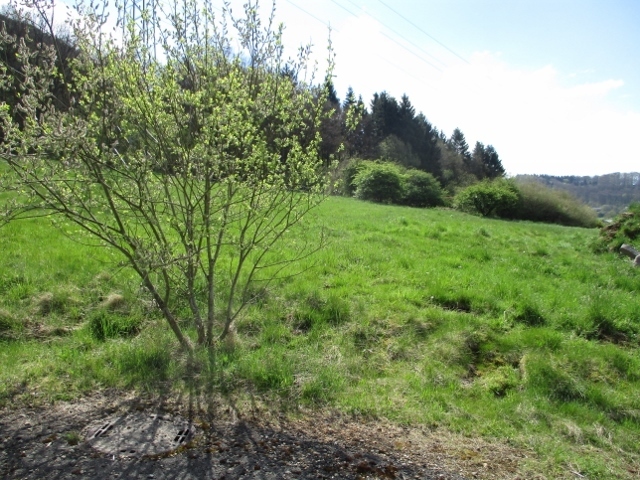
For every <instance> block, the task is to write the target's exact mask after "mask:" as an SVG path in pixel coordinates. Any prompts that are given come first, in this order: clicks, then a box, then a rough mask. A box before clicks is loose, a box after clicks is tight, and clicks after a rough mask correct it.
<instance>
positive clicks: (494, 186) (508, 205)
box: [453, 179, 520, 217]
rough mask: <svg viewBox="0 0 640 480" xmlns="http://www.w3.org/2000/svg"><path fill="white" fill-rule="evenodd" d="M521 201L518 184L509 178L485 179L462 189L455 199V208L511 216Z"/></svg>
mask: <svg viewBox="0 0 640 480" xmlns="http://www.w3.org/2000/svg"><path fill="white" fill-rule="evenodd" d="M519 202H520V195H519V192H518V189H517V188H516V186H515V185H514V184H513V183H512V182H509V181H507V180H503V179H500V180H493V181H490V180H484V181H482V182H479V183H476V184H474V185H471V186H469V187H467V188H465V189H464V190H461V191H460V192H459V193H458V194H457V195H456V196H455V199H454V201H453V203H454V206H455V208H457V209H458V210H462V211H463V212H469V213H477V214H480V215H482V216H483V217H489V216H493V215H495V216H498V217H509V216H511V215H513V213H514V212H515V211H516V209H517V207H518V203H519Z"/></svg>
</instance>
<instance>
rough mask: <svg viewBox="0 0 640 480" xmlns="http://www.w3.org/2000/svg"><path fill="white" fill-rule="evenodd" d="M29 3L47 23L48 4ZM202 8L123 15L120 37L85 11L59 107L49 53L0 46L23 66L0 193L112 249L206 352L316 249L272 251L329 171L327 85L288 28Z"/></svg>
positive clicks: (248, 9) (253, 14) (7, 130)
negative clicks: (288, 46)
mask: <svg viewBox="0 0 640 480" xmlns="http://www.w3.org/2000/svg"><path fill="white" fill-rule="evenodd" d="M35 6H36V7H37V10H38V12H39V14H40V15H42V16H46V15H48V13H49V10H48V9H47V6H48V3H44V2H35ZM205 6H206V7H207V8H204V9H202V4H201V3H198V2H195V1H191V0H184V1H183V2H182V3H181V5H179V6H176V8H175V9H174V8H173V6H171V7H170V8H167V9H164V8H161V6H160V5H156V11H154V12H149V11H147V12H143V13H144V14H143V15H142V16H141V17H138V18H136V17H134V16H132V15H131V12H127V11H121V12H120V22H121V23H120V24H121V26H122V27H123V38H122V39H121V40H118V41H116V40H114V39H113V38H110V37H109V36H108V35H107V34H105V33H104V29H103V28H102V27H103V26H104V24H105V21H106V18H105V17H104V15H103V14H102V13H101V12H103V11H104V10H102V7H104V5H94V6H93V7H92V9H91V10H84V11H80V12H79V13H80V14H81V16H80V18H81V20H78V21H77V22H75V23H74V25H73V27H74V36H75V38H76V39H77V44H78V51H79V53H78V56H77V58H75V59H74V60H73V61H72V62H71V64H70V80H69V82H70V85H72V87H73V95H72V98H71V101H70V103H69V105H66V106H65V108H64V109H63V108H59V106H58V105H57V104H56V101H55V98H54V97H53V95H52V94H51V91H50V88H49V86H50V85H51V84H52V82H54V80H55V79H59V78H60V76H59V71H58V68H57V67H56V62H55V58H56V56H55V50H54V48H46V49H45V50H44V51H45V52H46V53H47V55H46V56H44V58H43V55H42V52H39V53H38V54H37V55H36V54H35V53H34V52H32V51H31V50H30V49H29V48H28V47H27V46H26V44H25V42H23V41H22V40H20V39H19V38H16V36H11V35H8V34H6V32H3V34H2V36H1V38H0V42H2V45H11V46H12V47H14V48H15V50H16V52H17V54H16V59H17V60H19V62H20V74H19V75H18V76H17V77H15V76H12V74H11V72H8V71H7V70H2V71H0V88H2V89H3V90H4V91H7V90H11V91H13V89H14V88H15V85H14V81H15V78H18V79H19V89H20V97H19V101H18V102H17V103H15V104H12V105H10V104H7V103H4V102H3V103H2V104H0V128H1V129H2V131H3V133H4V137H5V138H4V142H3V144H2V146H1V149H0V158H1V159H2V162H3V163H4V164H5V165H6V166H7V167H8V172H9V173H8V174H7V175H5V176H4V178H3V180H2V188H3V189H4V190H12V191H14V192H15V196H14V197H13V198H14V200H13V201H12V202H11V203H10V204H9V207H8V208H7V211H6V212H5V219H14V218H20V217H25V216H32V215H42V214H53V215H54V218H58V217H64V219H65V220H66V222H64V223H61V225H64V226H65V228H70V227H69V225H75V226H76V227H79V229H77V230H79V231H81V232H84V233H85V234H88V235H89V237H91V238H94V239H98V240H99V242H100V244H101V245H106V246H108V247H111V248H113V249H115V250H117V251H118V252H119V253H120V254H121V256H122V257H123V258H124V259H125V263H126V264H127V265H128V266H129V267H131V268H133V269H134V270H135V272H136V273H137V274H138V275H139V277H140V279H141V281H142V284H143V286H144V287H145V288H146V289H147V290H148V292H149V293H150V294H151V296H152V298H153V301H154V302H155V304H156V306H157V307H158V308H159V309H160V310H161V311H162V313H163V315H164V317H165V318H166V320H167V321H168V323H169V325H170V326H171V328H172V330H173V331H174V333H175V335H176V336H177V338H178V339H179V341H180V343H181V344H182V345H183V346H184V347H185V348H188V349H190V348H192V347H191V341H190V339H189V336H188V335H186V334H185V332H184V322H182V321H181V319H180V318H179V317H180V316H184V315H185V314H184V312H188V316H189V318H190V321H189V322H187V325H188V326H189V328H191V327H193V328H194V329H195V331H196V332H197V342H198V343H199V344H211V343H213V342H214V341H215V338H216V337H218V336H224V335H226V334H227V333H228V332H229V329H230V328H231V325H232V322H233V321H234V319H235V318H236V317H237V316H238V314H239V313H240V312H241V311H242V309H243V307H244V306H245V305H246V304H247V302H249V301H251V297H252V295H251V292H252V291H254V290H255V284H256V282H263V283H268V282H269V281H270V279H272V278H273V277H274V276H275V275H277V271H278V269H279V268H281V266H282V265H283V264H284V263H286V262H287V261H291V260H294V259H295V258H299V257H300V256H302V255H305V254H307V253H308V252H309V251H310V250H311V249H312V248H311V249H310V248H302V249H300V250H299V251H296V252H292V253H291V255H290V256H289V257H287V258H281V257H278V258H275V257H272V256H271V250H272V249H273V247H274V246H275V245H276V244H277V243H278V242H279V241H280V240H281V239H282V237H283V236H284V235H285V234H286V232H287V231H288V230H289V229H290V227H292V226H293V225H294V224H296V223H298V222H299V221H300V219H301V218H302V217H303V216H304V214H305V213H306V212H308V211H309V210H310V209H311V208H313V207H314V206H316V205H317V204H318V203H319V202H320V201H322V199H323V197H324V194H325V188H326V178H327V164H326V163H323V162H322V161H321V160H320V159H319V148H320V142H321V138H320V134H319V128H318V127H319V125H320V124H321V122H322V120H323V119H324V118H325V117H326V115H327V112H326V111H325V110H323V105H324V104H325V102H326V98H327V89H326V88H322V87H316V86H314V83H313V82H314V80H313V71H312V70H310V69H308V67H307V63H308V57H309V53H310V49H308V48H306V49H305V48H303V49H301V50H300V54H299V56H298V58H297V59H294V60H290V59H289V60H288V59H285V57H284V53H283V44H282V27H280V28H275V27H274V26H273V11H272V14H271V17H270V18H269V19H268V21H267V22H266V23H263V22H262V20H261V18H260V17H259V15H258V13H257V5H256V4H254V2H248V3H247V4H246V5H245V10H244V17H242V18H235V17H233V16H232V14H231V13H230V12H229V11H228V10H227V9H226V8H225V9H224V10H223V12H222V15H221V16H220V18H215V17H214V15H213V13H212V12H213V10H212V9H211V7H212V6H211V5H209V4H207V5H205ZM165 11H167V12H171V13H168V14H166V15H165V14H163V12H165ZM136 22H137V23H136ZM230 25H232V27H230ZM236 43H237V44H239V45H240V50H237V47H236V50H234V48H233V47H232V45H235V44H236ZM331 68H332V60H331V54H330V58H329V65H328V72H329V74H330V72H331ZM302 78H306V79H307V80H306V81H302V80H299V79H302ZM17 111H19V112H20V113H21V114H22V117H23V118H24V121H23V123H22V124H19V123H18V122H16V121H15V120H14V118H15V115H14V114H15V113H16V112H17ZM73 234H74V235H77V231H75V232H73Z"/></svg>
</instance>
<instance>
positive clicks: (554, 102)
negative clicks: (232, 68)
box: [0, 0, 640, 175]
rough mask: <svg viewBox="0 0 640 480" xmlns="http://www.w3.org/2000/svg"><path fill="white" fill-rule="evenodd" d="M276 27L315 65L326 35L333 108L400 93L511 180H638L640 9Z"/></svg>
mask: <svg viewBox="0 0 640 480" xmlns="http://www.w3.org/2000/svg"><path fill="white" fill-rule="evenodd" d="M212 1H213V4H214V5H219V6H220V7H221V6H222V1H221V0H212ZM244 2H245V0H231V1H230V4H231V8H232V11H233V12H234V14H236V15H239V14H240V13H241V11H242V4H243V3H244ZM0 3H3V1H2V0H0ZM260 5H261V9H262V10H263V11H265V13H266V12H267V11H268V10H269V9H270V7H271V1H264V0H263V1H262V2H261V4H260ZM276 21H278V22H282V23H283V24H284V25H285V33H284V43H285V45H286V46H287V49H288V51H289V52H290V53H291V54H293V53H294V52H295V51H296V49H297V48H298V47H299V46H300V45H301V44H309V43H310V44H312V46H313V51H314V54H315V55H316V58H317V59H318V61H319V64H320V65H321V66H323V65H324V64H325V61H324V60H325V59H326V53H327V44H328V39H329V36H330V38H331V43H332V47H333V50H334V52H335V55H336V66H335V70H334V72H333V73H334V85H335V88H336V90H337V92H338V96H339V97H340V98H341V99H344V97H345V94H346V91H347V89H348V88H349V87H352V88H353V90H354V92H355V93H356V95H361V96H362V98H363V100H364V101H365V104H367V105H369V104H370V101H371V99H372V97H373V94H374V93H375V92H382V91H386V92H387V93H388V94H390V95H392V96H393V97H395V98H396V99H398V100H399V99H400V97H401V96H402V95H403V94H406V95H407V96H408V97H409V99H410V100H411V103H412V104H413V106H414V107H415V108H416V110H417V111H418V112H422V113H423V114H424V115H425V116H426V117H427V119H428V120H429V122H430V123H431V124H432V125H433V126H435V127H436V128H438V129H439V130H441V131H443V132H444V133H445V134H446V135H447V136H450V135H451V133H452V132H453V130H454V129H455V128H459V129H460V130H462V132H463V133H464V134H465V137H466V139H467V143H468V144H469V146H470V149H473V146H474V145H475V142H476V141H480V142H482V143H483V144H485V145H493V146H494V147H495V148H496V150H497V152H498V154H499V155H500V158H501V159H502V162H503V165H504V167H505V169H506V170H507V173H508V174H509V175H515V174H549V175H601V174H606V173H613V172H631V171H640V150H639V149H638V140H640V26H639V25H640V1H639V0H606V1H605V0H414V1H411V0H312V1H311V0H277V5H276ZM329 26H330V27H331V30H330V29H329ZM329 31H330V33H329Z"/></svg>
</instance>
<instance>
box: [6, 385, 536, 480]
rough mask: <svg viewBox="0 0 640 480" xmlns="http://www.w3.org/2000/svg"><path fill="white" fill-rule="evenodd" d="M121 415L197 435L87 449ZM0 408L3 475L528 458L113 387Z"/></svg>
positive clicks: (471, 473)
mask: <svg viewBox="0 0 640 480" xmlns="http://www.w3.org/2000/svg"><path fill="white" fill-rule="evenodd" d="M127 412H149V413H170V414H173V415H180V416H182V417H184V418H188V419H189V420H190V421H191V422H192V423H193V425H194V426H195V428H196V431H197V435H196V437H195V438H194V439H193V441H191V442H190V443H189V444H188V445H186V446H183V447H181V448H180V449H179V450H177V451H175V452H173V453H171V454H168V455H163V456H156V457H148V456H146V457H139V456H135V455H133V456H117V455H107V454H104V453H99V452H97V451H96V450H94V449H92V448H91V446H90V445H89V444H88V442H87V441H86V440H85V437H86V435H87V434H88V432H89V429H90V428H91V425H95V424H96V422H100V421H101V420H102V419H104V418H107V417H109V416H113V415H114V414H126V413H127ZM0 414H1V416H0V478H6V479H14V478H15V479H17V478H38V479H63V478H64V479H76V478H77V479H84V478H87V479H89V478H92V479H93V478H149V479H177V478H179V479H192V478H193V479H236V478H256V479H322V478H325V479H329V478H335V479H367V478H388V479H414V478H419V479H429V480H431V479H448V480H465V479H466V480H471V479H476V478H480V479H519V478H524V477H522V476H521V475H520V474H519V471H521V469H520V466H521V463H522V461H523V460H524V459H525V458H526V457H527V452H523V451H519V450H517V449H514V448H512V447H509V446H507V445H505V444H496V443H489V442H486V441H484V440H479V439H469V438H466V437H462V436H456V435H453V434H451V433H448V432H444V431H439V430H434V431H430V430H424V429H419V428H407V427H402V426H397V425H393V424H390V423H387V422H381V421H361V420H359V419H357V418H353V417H347V416H344V415H340V414H336V413H332V412H317V411H302V412H298V413H297V414H296V415H295V416H293V417H292V415H287V416H285V415H280V414H277V413H273V412H271V411H270V410H268V409H266V408H261V407H259V406H256V405H252V406H251V407H250V408H243V409H239V408H237V407H234V406H233V405H231V404H229V402H220V401H211V400H208V401H207V403H206V404H204V403H203V402H201V401H193V400H189V399H185V398H175V399H171V400H169V399H167V398H149V397H139V396H136V395H135V394H133V393H123V392H115V391H106V392H98V393H94V394H92V395H90V396H86V397H83V398H81V399H78V400H76V401H74V402H72V403H64V402H60V403H56V404H54V405H46V406H39V407H31V408H29V407H26V408H25V407H21V408H13V409H12V408H7V409H4V410H3V411H0ZM529 478H531V477H529Z"/></svg>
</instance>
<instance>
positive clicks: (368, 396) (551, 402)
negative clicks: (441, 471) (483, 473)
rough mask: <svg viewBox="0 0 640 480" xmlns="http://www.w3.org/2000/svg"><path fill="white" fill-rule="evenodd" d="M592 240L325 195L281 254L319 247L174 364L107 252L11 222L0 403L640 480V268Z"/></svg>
mask: <svg viewBox="0 0 640 480" xmlns="http://www.w3.org/2000/svg"><path fill="white" fill-rule="evenodd" d="M597 235H598V232H597V230H596V229H582V228H569V227H561V226H556V225H546V224H535V223H530V222H507V221H502V220H493V219H485V218H478V217H475V216H471V215H467V214H464V213H460V212H457V211H453V210H449V209H415V208H408V207H399V206H382V205H375V204H371V203H366V202H362V201H358V200H354V199H348V198H339V197H332V198H329V199H328V200H327V201H326V202H324V203H323V204H322V205H321V206H320V207H318V208H317V209H315V210H313V211H312V212H311V213H310V214H309V215H308V216H307V217H305V219H304V221H303V222H302V223H301V224H299V225H297V226H296V228H295V229H294V230H292V231H291V232H290V233H289V234H288V236H287V237H286V238H285V239H284V242H283V243H282V244H281V247H282V254H283V255H285V254H286V252H287V251H290V250H291V249H294V248H296V246H299V245H312V244H314V243H317V242H319V241H320V239H321V238H324V239H325V240H326V245H325V246H324V248H322V249H321V250H319V251H318V252H317V253H315V254H314V255H312V256H310V257H308V258H306V259H304V260H303V261H302V262H300V263H297V264H294V265H291V266H289V267H288V269H287V270H286V271H284V272H282V273H281V278H278V279H276V280H275V281H273V282H272V283H271V284H270V285H269V286H268V288H264V287H262V286H260V285H256V287H255V290H254V292H253V296H254V297H255V302H254V303H253V304H252V305H251V306H250V307H249V308H248V309H247V310H246V311H245V312H244V315H243V316H242V317H241V318H240V319H239V320H238V321H237V323H236V326H235V327H236V328H235V332H234V334H233V335H232V336H230V337H229V338H228V339H227V340H225V341H224V342H222V343H220V344H219V345H217V346H216V348H215V349H214V350H213V351H210V352H206V351H198V352H197V353H196V358H187V357H186V355H185V354H181V353H179V350H178V345H177V342H176V341H175V338H174V337H173V334H172V333H171V332H170V330H169V329H168V328H167V326H166V325H165V322H164V321H163V320H162V318H161V317H160V316H159V315H158V314H157V313H156V312H155V311H154V308H153V303H152V302H151V301H150V300H149V299H148V298H147V296H146V294H145V292H144V291H143V290H141V288H140V282H139V280H138V279H136V277H135V276H134V275H133V274H132V272H130V271H129V270H128V269H127V268H126V267H123V266H122V265H120V264H119V261H120V259H119V258H118V257H117V256H115V255H114V254H112V253H111V252H110V251H109V250H107V249H105V248H103V247H99V246H96V245H91V244H86V243H78V242H76V241H74V240H72V239H70V238H69V237H68V235H65V234H64V233H63V232H62V231H61V230H59V229H56V228H54V227H53V226H51V224H50V222H49V221H48V220H46V219H34V220H24V221H20V222H14V223H11V224H9V225H6V226H3V227H2V229H1V230H0V251H2V252H3V253H2V256H1V257H0V406H8V407H20V406H24V405H34V404H41V403H46V402H51V401H57V400H73V399H74V398H77V397H78V396H80V395H83V394H85V393H87V392H89V391H91V390H95V389H103V388H118V389H134V390H136V391H139V392H141V393H144V392H151V393H153V392H158V391H166V390H170V391H175V392H178V393H180V392H185V391H190V390H193V389H196V390H198V391H202V392H211V394H215V395H222V396H226V397H227V398H234V399H236V401H244V400H247V399H250V400H251V401H255V399H258V400H259V401H260V402H262V403H263V404H264V405H267V406H268V408H270V409H273V410H278V411H283V412H286V413H288V414H291V415H296V414H299V408H300V406H304V407H305V408H317V409H325V408H327V409H335V410H338V411H341V412H344V413H347V414H352V415H355V416H360V417H363V418H384V419H388V420H390V421H392V422H395V423H398V424H407V425H412V426H419V427H421V428H427V429H446V430H448V431H451V432H455V433H461V434H464V435H467V436H469V437H483V438H486V439H490V440H496V441H500V442H504V443H507V444H509V445H512V446H514V447H517V448H523V449H526V450H527V451H530V452H532V455H531V456H530V457H529V459H528V460H526V461H525V462H524V464H523V466H522V468H523V469H524V470H523V471H528V472H536V473H540V474H543V475H545V476H547V477H548V478H575V475H574V474H572V473H571V472H577V473H579V474H580V475H584V476H585V477H587V478H637V476H638V475H639V474H640V455H639V454H638V447H637V446H638V444H640V395H638V392H640V355H639V354H638V345H639V337H638V332H639V331H640V302H638V298H637V292H638V291H640V271H638V270H634V269H633V268H632V267H631V265H630V263H629V262H628V260H626V259H621V258H620V257H618V255H616V254H612V253H599V254H596V253H593V252H594V250H593V248H592V245H593V243H594V241H595V239H596V237H597ZM277 254H278V253H277V252H276V255H277ZM185 314H186V309H185ZM192 333H193V332H192ZM297 412H298V413H297Z"/></svg>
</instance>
